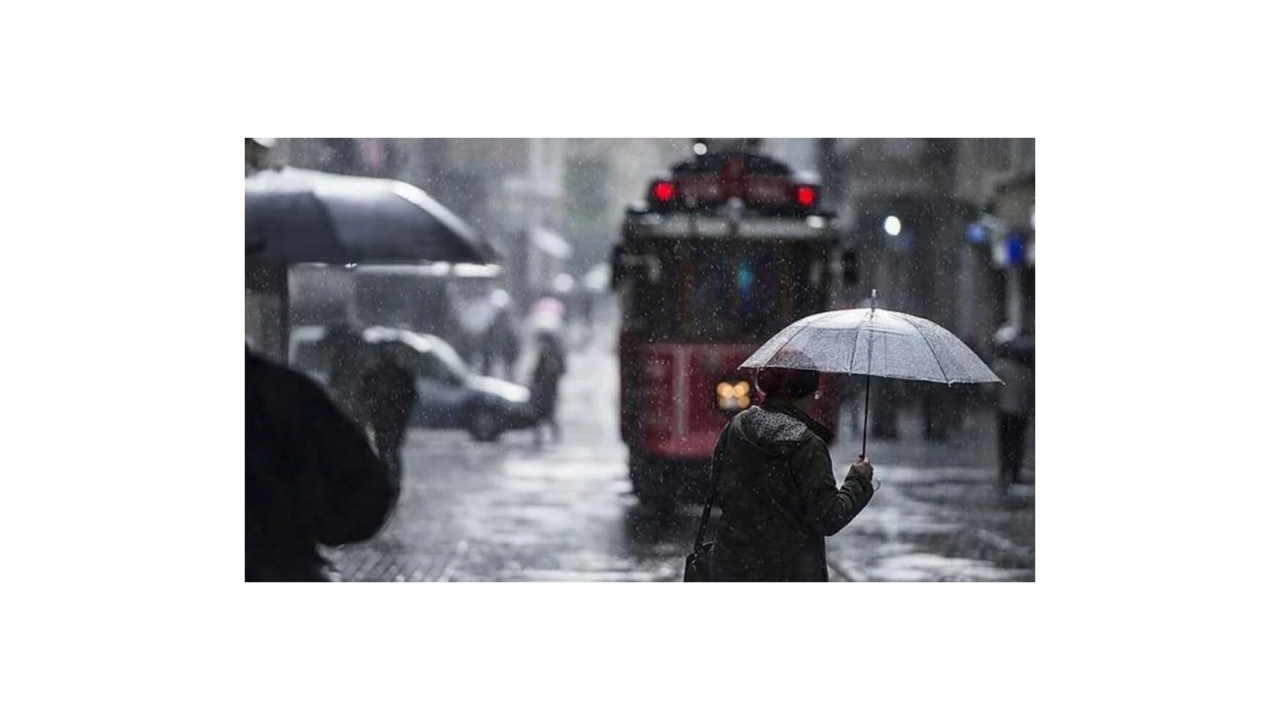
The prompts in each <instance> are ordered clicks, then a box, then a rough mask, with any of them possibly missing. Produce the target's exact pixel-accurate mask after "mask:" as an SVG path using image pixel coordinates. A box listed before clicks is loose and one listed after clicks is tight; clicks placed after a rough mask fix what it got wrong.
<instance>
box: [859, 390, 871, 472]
mask: <svg viewBox="0 0 1280 720" xmlns="http://www.w3.org/2000/svg"><path fill="white" fill-rule="evenodd" d="M870 409H871V376H870V375H867V393H866V396H865V397H864V398H863V401H862V454H861V455H859V456H858V457H859V458H860V459H864V458H866V457H867V415H868V411H869V410H870Z"/></svg>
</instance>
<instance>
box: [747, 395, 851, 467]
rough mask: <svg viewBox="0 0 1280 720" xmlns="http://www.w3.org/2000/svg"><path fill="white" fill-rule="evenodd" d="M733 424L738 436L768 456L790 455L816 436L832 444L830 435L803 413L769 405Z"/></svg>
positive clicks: (753, 407)
mask: <svg viewBox="0 0 1280 720" xmlns="http://www.w3.org/2000/svg"><path fill="white" fill-rule="evenodd" d="M733 424H734V425H735V426H736V428H737V431H738V433H740V434H741V435H742V437H743V438H744V439H745V440H747V441H748V442H750V443H751V444H753V445H755V446H757V447H759V448H760V449H761V450H762V451H764V452H765V453H766V454H769V455H790V454H791V453H793V452H795V451H796V450H798V449H799V448H800V446H801V445H803V444H804V443H805V442H807V441H808V440H809V438H810V437H811V436H814V435H816V436H817V437H819V438H821V440H822V441H823V442H830V440H831V437H832V435H831V431H830V430H827V428H825V427H823V425H822V423H819V422H818V421H817V420H814V419H813V418H811V417H809V416H808V415H806V414H804V413H803V412H801V411H800V410H797V409H795V408H793V407H789V406H785V405H782V404H780V403H769V402H766V403H765V404H764V405H755V406H752V407H749V408H747V409H746V410H743V411H742V412H740V413H738V415H737V417H735V418H734V422H733Z"/></svg>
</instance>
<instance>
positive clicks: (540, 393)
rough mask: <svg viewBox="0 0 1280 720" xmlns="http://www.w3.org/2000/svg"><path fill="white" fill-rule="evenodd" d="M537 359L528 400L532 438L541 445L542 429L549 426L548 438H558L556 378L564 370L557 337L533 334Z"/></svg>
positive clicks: (557, 386)
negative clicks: (531, 408) (533, 420)
mask: <svg viewBox="0 0 1280 720" xmlns="http://www.w3.org/2000/svg"><path fill="white" fill-rule="evenodd" d="M534 342H535V343H536V351H535V352H536V355H537V359H536V361H535V365H534V367H533V379H532V382H531V383H530V388H529V391H530V398H529V402H530V404H532V405H533V410H534V414H535V416H536V417H537V420H536V421H535V423H534V426H533V433H534V441H535V442H536V443H537V444H539V445H541V444H542V428H543V426H548V427H550V429H551V435H552V439H553V440H554V441H555V442H559V441H560V423H559V422H558V421H557V420H556V404H557V402H558V401H559V397H560V378H561V377H563V376H564V373H565V365H566V362H565V354H564V349H563V348H562V347H561V346H560V341H559V338H557V337H556V335H554V334H553V333H550V332H546V331H540V332H538V333H537V334H536V335H535V336H534Z"/></svg>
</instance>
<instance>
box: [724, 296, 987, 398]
mask: <svg viewBox="0 0 1280 720" xmlns="http://www.w3.org/2000/svg"><path fill="white" fill-rule="evenodd" d="M740 367H744V368H762V367H790V368H795V369H799V370H817V371H819V372H829V373H842V374H846V375H867V376H875V377H883V378H897V379H901V380H923V381H926V382H936V383H946V384H948V385H951V384H954V383H984V382H1000V378H998V377H996V375H995V373H993V372H991V369H990V368H988V367H987V366H986V364H985V363H983V362H982V360H981V359H980V358H978V356H977V355H976V354H974V352H973V351H972V350H970V349H969V347H968V346H967V345H965V344H964V343H963V342H961V341H960V339H959V338H957V337H956V336H955V335H952V334H951V333H949V332H947V330H946V329H944V328H942V327H941V326H939V325H937V324H935V323H933V322H930V321H928V320H925V319H924V318H919V317H916V316H914V315H907V314H906V313H900V312H893V311H890V310H879V309H875V308H865V309H857V310H835V311H832V312H825V313H819V314H817V315H810V316H809V317H807V318H803V319H801V320H797V321H796V322H793V323H791V324H790V325H788V326H787V327H786V328H784V329H783V330H782V331H781V332H779V333H778V334H777V335H774V336H773V337H772V338H770V339H769V341H768V342H766V343H765V344H764V345H761V346H760V348H759V349H758V350H756V351H755V352H754V353H752V354H751V357H749V358H747V360H746V362H744V363H742V365H741V366H740Z"/></svg>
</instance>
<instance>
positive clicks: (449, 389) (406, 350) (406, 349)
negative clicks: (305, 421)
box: [289, 326, 535, 442]
mask: <svg viewBox="0 0 1280 720" xmlns="http://www.w3.org/2000/svg"><path fill="white" fill-rule="evenodd" d="M325 336H326V330H325V328H323V327H319V326H299V327H295V328H294V329H293V331H292V333H291V335H290V339H289V363H290V365H292V366H294V367H296V368H297V369H299V370H301V371H303V372H305V373H307V374H308V375H310V376H311V377H312V378H314V379H315V380H317V381H318V382H320V383H321V384H324V385H327V383H328V378H329V357H328V348H327V346H326V343H325V342H324V340H325ZM361 336H362V338H363V339H364V341H365V343H366V348H367V349H368V350H371V351H372V350H385V351H387V352H389V353H391V356H392V357H393V358H394V359H395V360H396V361H397V362H399V363H400V364H401V366H402V367H404V368H406V369H408V370H409V371H410V372H412V373H413V374H414V376H415V378H416V379H417V383H416V384H417V389H418V402H417V405H416V406H415V407H414V410H413V414H412V415H411V416H410V424H411V425H413V426H414V427H422V428H435V429H452V428H462V429H465V430H466V431H467V432H469V433H470V434H471V436H472V437H473V438H475V439H476V440H480V441H482V442H491V441H494V440H497V439H498V437H500V436H501V435H502V433H504V432H506V431H508V430H518V429H522V428H527V427H531V426H532V425H533V423H534V421H535V413H534V409H533V406H532V405H530V404H529V390H528V389H527V388H525V387H523V386H521V385H517V384H516V383H512V382H507V381H506V380H500V379H498V378H493V377H486V376H484V375H480V374H479V373H476V372H475V371H473V370H472V369H471V368H470V367H469V366H468V365H467V364H466V363H465V362H464V361H463V360H462V357H461V356H459V355H458V353H457V351H455V350H454V349H453V347H452V346H450V345H449V343H447V342H445V341H444V340H442V339H440V338H438V337H436V336H434V335H428V334H425V333H418V332H413V331H412V330H404V329H400V328H389V327H381V326H375V327H369V328H365V329H364V330H363V331H362V332H361Z"/></svg>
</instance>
